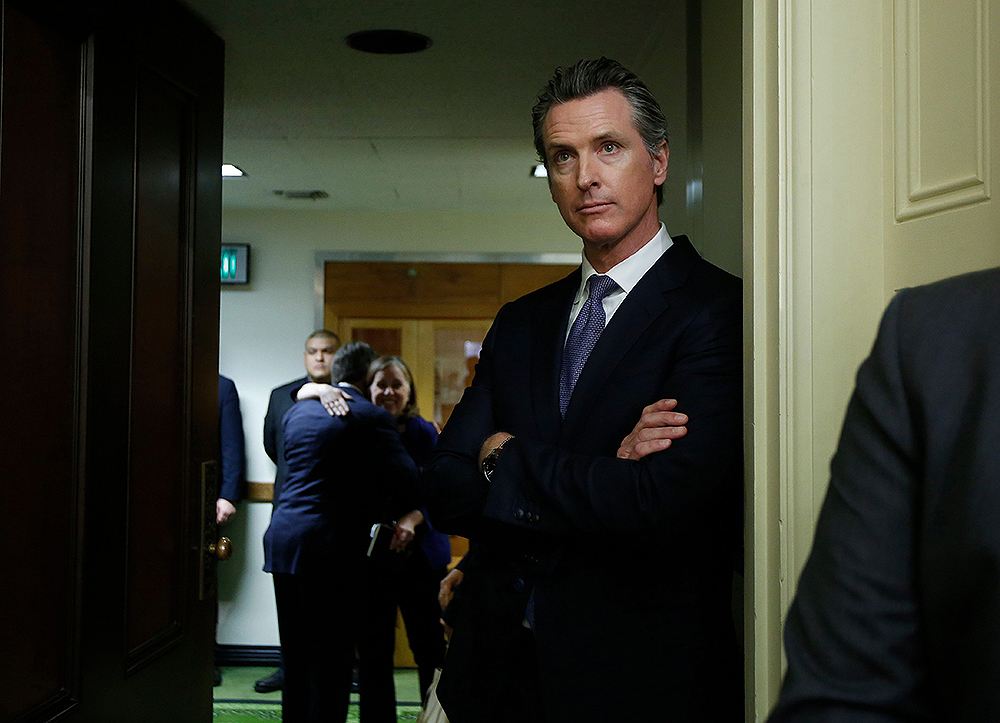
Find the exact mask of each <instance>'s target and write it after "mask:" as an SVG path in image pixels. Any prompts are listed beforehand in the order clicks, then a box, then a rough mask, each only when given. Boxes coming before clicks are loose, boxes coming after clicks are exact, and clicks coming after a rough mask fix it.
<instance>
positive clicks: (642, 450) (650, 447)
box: [635, 439, 670, 459]
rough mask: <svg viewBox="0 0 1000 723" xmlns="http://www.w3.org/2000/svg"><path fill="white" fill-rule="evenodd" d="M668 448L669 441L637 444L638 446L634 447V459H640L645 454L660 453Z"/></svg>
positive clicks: (655, 440) (660, 440) (662, 440)
mask: <svg viewBox="0 0 1000 723" xmlns="http://www.w3.org/2000/svg"><path fill="white" fill-rule="evenodd" d="M669 446H670V440H669V439H653V440H650V441H648V442H639V444H637V445H635V455H636V456H635V459H642V458H643V457H645V456H646V455H647V454H653V453H654V452H661V451H663V450H664V449H667V448H668V447H669Z"/></svg>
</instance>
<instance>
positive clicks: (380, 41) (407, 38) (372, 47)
mask: <svg viewBox="0 0 1000 723" xmlns="http://www.w3.org/2000/svg"><path fill="white" fill-rule="evenodd" d="M346 40H347V44H348V45H349V46H351V47H352V48H354V49H355V50H360V51H361V52H363V53H378V54H379V55H404V54H406V53H419V52H420V51H421V50H427V48H429V47H431V39H430V38H428V37H427V36H426V35H421V34H420V33H411V32H410V31H409V30H362V31H360V32H357V33H351V34H350V35H348V36H347V38H346Z"/></svg>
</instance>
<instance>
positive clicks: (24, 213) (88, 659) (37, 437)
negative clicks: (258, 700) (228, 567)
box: [0, 1, 223, 723]
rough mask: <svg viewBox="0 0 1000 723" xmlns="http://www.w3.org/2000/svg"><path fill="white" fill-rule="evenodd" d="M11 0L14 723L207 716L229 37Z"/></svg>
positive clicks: (91, 8)
mask: <svg viewBox="0 0 1000 723" xmlns="http://www.w3.org/2000/svg"><path fill="white" fill-rule="evenodd" d="M119 7H120V6H117V5H116V6H115V12H118V10H119ZM140 8H141V9H140ZM3 9H4V15H3V34H2V37H3V51H2V52H3V95H2V99H0V103H2V105H0V108H2V123H3V126H2V128H3V135H2V137H0V154H2V155H0V164H2V166H0V167H2V173H0V229H2V233H3V244H2V246H0V249H2V250H0V288H3V290H4V294H5V299H4V303H3V305H2V311H0V334H2V345H3V348H4V349H5V355H6V357H7V358H6V361H5V372H6V375H5V376H8V379H10V380H12V382H13V383H12V384H11V385H10V388H11V392H12V393H11V394H10V396H8V402H9V403H10V404H9V407H7V410H8V411H7V416H8V426H9V429H10V432H9V433H5V434H4V435H3V440H2V442H0V444H2V445H3V449H2V451H3V453H4V455H3V456H4V460H5V466H6V468H7V470H8V474H9V475H10V479H12V480H16V481H17V484H16V485H5V492H4V494H8V490H10V491H11V492H12V493H13V494H12V495H11V496H10V497H9V498H8V499H6V500H5V501H4V504H3V505H2V509H3V510H4V512H3V517H4V519H3V523H2V524H0V534H2V535H3V538H2V544H3V546H4V549H5V550H7V551H8V553H7V556H8V559H9V560H11V561H13V562H12V563H11V564H8V565H6V567H5V578H6V580H7V590H8V591H9V592H8V594H6V595H5V603H4V605H5V612H4V615H3V622H2V623H0V625H2V626H3V641H2V644H0V647H2V649H3V650H4V651H5V655H7V656H8V666H5V670H7V671H9V672H8V673H7V676H8V678H7V686H5V689H6V690H7V693H6V694H5V695H4V696H3V700H2V702H0V706H2V707H0V720H3V721H7V720H15V719H16V720H18V721H21V720H24V721H45V720H52V719H53V718H55V717H60V716H62V717H60V720H69V721H111V720H145V721H164V723H167V722H168V721H169V722H171V723H175V722H176V721H180V720H184V721H188V720H190V721H198V720H201V721H208V720H209V719H210V718H211V715H212V710H211V700H212V696H211V671H212V648H213V639H214V635H213V621H214V606H215V600H214V597H213V595H214V592H213V589H212V588H213V584H214V568H213V567H212V565H213V563H212V562H211V561H210V560H209V558H208V556H207V550H206V548H207V542H209V541H211V539H212V535H214V533H215V530H214V527H212V526H211V524H208V525H207V526H206V520H209V519H210V518H209V517H208V516H209V514H210V510H213V509H214V500H215V496H216V493H215V490H214V475H213V470H214V458H215V457H216V449H217V439H216V436H217V419H216V415H217V409H218V407H217V389H218V378H217V359H218V283H219V282H218V276H217V264H218V248H219V243H220V229H221V178H220V172H219V168H220V164H221V160H222V159H221V135H222V134H221V130H222V71H223V46H222V42H221V41H220V40H219V39H218V38H217V37H215V36H214V35H213V34H212V33H211V32H209V31H208V30H207V29H206V28H204V26H202V25H201V24H200V23H199V22H198V21H196V20H195V19H194V18H193V17H192V16H190V15H189V14H188V13H187V12H186V11H185V10H183V9H182V8H181V7H180V6H179V5H175V4H171V3H159V2H154V3H142V4H134V6H130V9H129V10H128V11H127V14H124V15H122V14H113V12H112V10H111V8H110V6H103V5H98V4H93V3H90V4H88V3H81V4H79V5H77V6H74V8H73V9H72V10H65V9H63V10H61V11H60V12H52V10H51V8H38V7H37V6H34V5H28V4H26V3H25V4H22V3H19V2H9V1H8V2H6V3H5V4H4V7H3ZM203 478H204V483H203ZM14 591H16V593H17V594H10V593H11V592H14Z"/></svg>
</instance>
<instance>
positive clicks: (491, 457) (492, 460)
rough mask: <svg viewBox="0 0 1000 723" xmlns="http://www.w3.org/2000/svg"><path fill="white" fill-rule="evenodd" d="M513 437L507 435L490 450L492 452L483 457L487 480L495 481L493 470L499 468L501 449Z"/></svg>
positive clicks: (483, 468)
mask: <svg viewBox="0 0 1000 723" xmlns="http://www.w3.org/2000/svg"><path fill="white" fill-rule="evenodd" d="M512 439H514V438H513V437H507V439H505V440H504V441H502V442H501V443H500V444H498V445H497V446H496V447H494V448H493V449H492V450H490V453H489V454H488V455H486V456H485V457H483V463H482V467H481V469H482V470H483V476H484V477H486V481H487V482H492V481H493V471H494V470H495V469H496V468H497V462H499V461H500V450H501V449H503V446H504V445H505V444H507V442H509V441H510V440H512Z"/></svg>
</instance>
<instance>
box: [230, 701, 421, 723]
mask: <svg viewBox="0 0 1000 723" xmlns="http://www.w3.org/2000/svg"><path fill="white" fill-rule="evenodd" d="M358 713H359V709H358V706H357V705H351V707H350V708H349V709H348V711H347V723H358V721H359V720H360V718H359V717H358ZM419 716H420V707H419V706H412V705H400V706H397V707H396V720H397V721H399V723H404V721H415V720H417V718H418V717H419ZM212 720H213V721H214V722H215V723H256V722H257V721H280V720H281V706H280V705H275V704H274V703H223V702H218V701H217V702H216V703H215V709H214V712H213V714H212Z"/></svg>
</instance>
